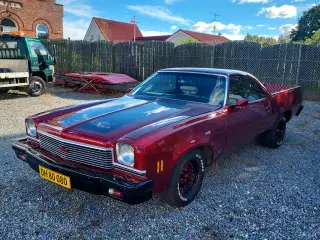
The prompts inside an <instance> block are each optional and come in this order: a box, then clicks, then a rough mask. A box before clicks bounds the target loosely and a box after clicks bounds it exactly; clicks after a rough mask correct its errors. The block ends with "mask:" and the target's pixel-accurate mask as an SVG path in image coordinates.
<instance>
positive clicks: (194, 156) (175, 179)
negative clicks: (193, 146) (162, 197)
mask: <svg viewBox="0 0 320 240" xmlns="http://www.w3.org/2000/svg"><path fill="white" fill-rule="evenodd" d="M189 160H196V163H197V165H198V167H199V169H200V170H199V175H198V179H197V182H196V185H195V186H194V188H193V189H192V192H191V193H190V194H188V196H182V194H181V193H180V191H179V181H180V176H181V172H182V169H183V167H184V165H185V164H186V163H187V161H189ZM204 161H205V159H204V156H203V154H202V152H201V151H193V152H191V153H189V154H187V155H186V156H184V157H183V158H182V159H181V160H180V161H179V162H178V164H177V165H176V167H175V169H174V173H173V176H172V181H171V183H170V185H171V187H174V188H175V191H174V193H175V194H174V195H175V196H174V198H175V199H176V200H177V201H178V202H180V204H179V205H180V206H185V205H187V204H189V203H190V202H192V201H193V200H194V199H195V198H196V196H197V195H198V193H199V191H200V189H201V186H202V181H203V177H204V169H205V164H204Z"/></svg>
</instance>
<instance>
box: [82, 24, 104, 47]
mask: <svg viewBox="0 0 320 240" xmlns="http://www.w3.org/2000/svg"><path fill="white" fill-rule="evenodd" d="M84 40H85V41H91V42H95V41H99V40H105V39H104V37H103V35H102V33H101V31H100V29H99V27H98V25H97V24H96V22H95V21H91V23H90V26H89V28H88V31H87V33H86V35H85V37H84Z"/></svg>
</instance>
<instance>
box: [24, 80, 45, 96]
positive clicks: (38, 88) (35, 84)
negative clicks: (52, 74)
mask: <svg viewBox="0 0 320 240" xmlns="http://www.w3.org/2000/svg"><path fill="white" fill-rule="evenodd" d="M45 90H46V83H45V82H44V81H43V79H42V78H40V77H37V76H33V77H31V81H30V84H29V90H28V93H29V95H30V96H32V97H39V96H41V95H42V94H43V93H44V92H45Z"/></svg>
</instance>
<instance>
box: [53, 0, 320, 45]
mask: <svg viewBox="0 0 320 240" xmlns="http://www.w3.org/2000/svg"><path fill="white" fill-rule="evenodd" d="M56 2H57V3H61V4H64V6H65V17H64V34H65V37H66V38H68V37H70V38H71V39H83V37H84V35H85V32H86V30H87V28H88V26H89V24H90V21H91V19H92V17H94V16H95V17H101V18H107V19H112V20H117V21H123V22H130V20H131V19H132V18H133V17H134V16H136V19H137V22H138V26H139V28H140V29H141V31H142V33H143V34H144V35H145V36H150V35H163V34H169V33H173V32H175V31H177V30H178V29H187V30H194V31H199V32H206V33H214V28H216V33H222V34H223V35H225V36H227V37H229V38H230V39H233V40H238V39H243V38H244V36H245V35H246V34H247V33H250V34H257V35H261V36H270V37H277V36H279V35H280V34H284V35H286V34H288V32H289V31H290V30H291V29H292V28H293V27H295V25H296V23H297V21H298V18H299V17H300V16H301V14H302V12H303V11H305V10H307V9H308V8H310V7H311V6H312V5H313V4H319V0H214V1H213V0H149V1H148V0H136V1H133V0H117V1H114V0H91V1H90V0H56ZM214 14H218V15H219V16H218V17H217V20H216V22H214Z"/></svg>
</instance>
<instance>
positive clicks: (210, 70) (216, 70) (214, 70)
mask: <svg viewBox="0 0 320 240" xmlns="http://www.w3.org/2000/svg"><path fill="white" fill-rule="evenodd" d="M160 72H186V73H188V72H189V73H190V72H193V73H207V74H208V73H211V74H220V75H227V76H229V75H232V74H241V75H251V74H250V73H247V72H244V71H240V70H233V69H219V68H166V69H162V70H160Z"/></svg>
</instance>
